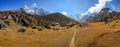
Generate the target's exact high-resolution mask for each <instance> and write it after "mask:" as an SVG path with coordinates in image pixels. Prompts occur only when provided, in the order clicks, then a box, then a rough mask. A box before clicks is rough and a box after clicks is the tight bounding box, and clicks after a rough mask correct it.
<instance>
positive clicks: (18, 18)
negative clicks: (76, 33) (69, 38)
mask: <svg viewBox="0 0 120 47" xmlns="http://www.w3.org/2000/svg"><path fill="white" fill-rule="evenodd" d="M0 20H13V21H15V22H16V23H18V24H19V25H22V26H27V27H28V26H41V27H44V26H45V25H46V26H49V25H52V24H55V23H59V24H60V25H61V26H62V25H73V24H76V23H78V22H77V21H76V20H73V19H71V18H68V17H66V16H65V15H63V14H60V13H53V14H49V15H45V16H40V15H31V14H27V13H21V12H17V11H4V12H0Z"/></svg>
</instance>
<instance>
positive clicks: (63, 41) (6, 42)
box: [0, 23, 73, 47]
mask: <svg viewBox="0 0 120 47" xmlns="http://www.w3.org/2000/svg"><path fill="white" fill-rule="evenodd" d="M19 28H25V29H26V30H27V31H26V32H25V33H20V32H17V30H18V29H19ZM72 34H73V29H63V30H48V29H44V30H43V31H38V30H37V29H31V28H30V27H29V28H26V27H21V26H19V25H17V24H14V23H12V25H11V26H9V27H8V28H7V29H6V30H0V47H68V46H69V43H70V41H71V37H72Z"/></svg>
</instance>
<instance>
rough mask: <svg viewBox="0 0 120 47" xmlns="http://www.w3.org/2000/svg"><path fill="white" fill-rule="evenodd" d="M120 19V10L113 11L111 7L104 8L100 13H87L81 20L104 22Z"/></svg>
mask: <svg viewBox="0 0 120 47" xmlns="http://www.w3.org/2000/svg"><path fill="white" fill-rule="evenodd" d="M113 20H120V12H116V11H113V10H111V9H109V8H103V9H102V10H101V11H100V12H99V13H93V14H91V15H85V16H84V17H83V18H82V19H81V20H80V21H83V22H104V21H113Z"/></svg>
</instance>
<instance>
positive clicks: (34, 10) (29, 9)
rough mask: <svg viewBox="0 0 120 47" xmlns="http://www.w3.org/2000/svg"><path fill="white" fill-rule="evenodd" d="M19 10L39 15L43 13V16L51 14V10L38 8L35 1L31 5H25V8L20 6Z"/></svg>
mask: <svg viewBox="0 0 120 47" xmlns="http://www.w3.org/2000/svg"><path fill="white" fill-rule="evenodd" d="M19 11H21V12H23V13H29V14H37V15H41V16H44V15H47V14H50V12H48V11H46V10H44V9H43V8H38V7H37V4H35V3H34V4H33V5H32V6H30V7H29V6H27V5H25V6H24V7H23V8H20V9H19Z"/></svg>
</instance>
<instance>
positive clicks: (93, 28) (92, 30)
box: [75, 22, 120, 47]
mask: <svg viewBox="0 0 120 47" xmlns="http://www.w3.org/2000/svg"><path fill="white" fill-rule="evenodd" d="M112 23H114V22H112ZM112 23H109V24H111V25H113V24H112ZM109 24H105V23H102V22H98V23H89V26H86V27H81V28H79V29H78V31H77V36H76V42H75V44H76V47H91V44H92V45H93V47H98V46H94V45H96V44H93V41H94V40H97V39H96V38H99V36H101V34H105V33H113V32H117V31H120V26H119V27H118V25H116V24H115V25H116V26H117V27H116V28H114V27H113V28H111V26H110V25H109ZM119 24H120V23H119ZM119 36H120V35H119ZM111 37H112V36H111ZM119 39H120V38H119ZM106 40H107V38H106ZM98 41H99V40H98ZM103 41H104V40H103ZM111 41H114V40H111ZM104 42H107V41H104ZM116 43H117V42H116ZM117 44H118V43H117ZM113 45H114V44H113ZM101 46H102V45H101ZM106 46H108V45H106ZM119 46H120V45H119ZM111 47H114V46H111Z"/></svg>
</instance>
